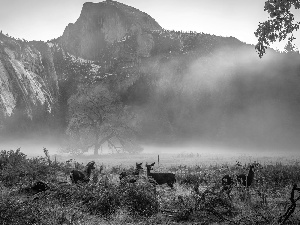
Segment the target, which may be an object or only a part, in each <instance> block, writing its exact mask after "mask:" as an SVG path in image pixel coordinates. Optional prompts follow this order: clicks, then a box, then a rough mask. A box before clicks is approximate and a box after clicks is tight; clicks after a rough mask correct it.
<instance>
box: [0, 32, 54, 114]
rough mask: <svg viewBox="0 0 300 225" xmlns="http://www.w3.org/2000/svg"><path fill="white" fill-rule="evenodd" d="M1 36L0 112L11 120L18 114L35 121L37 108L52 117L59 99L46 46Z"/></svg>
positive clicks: (51, 62)
mask: <svg viewBox="0 0 300 225" xmlns="http://www.w3.org/2000/svg"><path fill="white" fill-rule="evenodd" d="M39 48H40V49H43V48H44V51H42V52H41V51H39V50H38V49H37V48H36V47H35V46H34V43H28V42H26V43H25V42H23V41H19V40H15V39H13V38H9V37H6V36H4V35H1V36H0V106H1V108H0V111H1V114H2V115H4V116H5V117H6V116H11V115H12V114H13V113H14V112H15V110H19V111H22V112H23V113H24V114H26V115H27V116H29V117H32V115H33V111H34V110H35V108H36V107H37V106H38V105H44V106H45V109H46V111H48V112H49V113H51V111H52V108H53V107H54V105H55V103H56V101H57V96H58V85H57V77H56V73H55V70H54V65H53V59H52V58H51V54H50V51H49V49H48V50H47V45H46V44H45V43H40V44H39ZM47 51H48V53H47Z"/></svg>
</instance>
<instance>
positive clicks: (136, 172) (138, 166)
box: [119, 163, 143, 183]
mask: <svg viewBox="0 0 300 225" xmlns="http://www.w3.org/2000/svg"><path fill="white" fill-rule="evenodd" d="M142 164H143V163H135V170H134V171H133V172H131V173H129V172H126V171H123V172H121V173H120V176H119V178H120V181H121V180H122V179H123V178H125V177H127V176H130V175H132V176H138V175H139V174H140V170H142V169H143V167H142ZM129 182H130V183H134V182H136V179H135V178H132V179H130V180H129Z"/></svg>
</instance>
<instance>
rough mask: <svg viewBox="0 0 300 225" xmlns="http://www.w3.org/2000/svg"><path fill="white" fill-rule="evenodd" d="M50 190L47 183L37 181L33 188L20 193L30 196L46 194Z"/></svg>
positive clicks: (23, 189)
mask: <svg viewBox="0 0 300 225" xmlns="http://www.w3.org/2000/svg"><path fill="white" fill-rule="evenodd" d="M49 189H50V187H49V186H48V185H47V184H46V183H45V182H42V181H36V182H35V183H33V184H32V185H31V186H29V187H25V188H22V189H21V190H20V193H28V194H31V195H35V194H37V193H40V192H45V191H47V190H49Z"/></svg>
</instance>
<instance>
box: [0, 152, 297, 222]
mask: <svg viewBox="0 0 300 225" xmlns="http://www.w3.org/2000/svg"><path fill="white" fill-rule="evenodd" d="M44 153H45V156H44V157H35V158H27V156H26V155H24V154H23V153H22V152H21V151H20V150H19V149H18V150H16V151H13V150H11V151H5V150H2V151H1V152H0V190H1V196H0V224H10V225H14V224H22V225H23V224H41V225H42V224H45V225H46V224H47V225H49V224H55V225H57V224H299V223H300V215H299V209H298V207H297V200H298V192H299V190H300V189H299V188H298V187H297V185H296V184H297V182H298V181H299V180H300V165H299V163H298V162H294V163H293V164H289V165H284V164H280V163H277V164H268V165H261V164H259V163H257V162H252V164H251V165H254V166H253V168H254V169H253V171H254V179H253V182H251V184H249V182H248V183H247V185H243V183H242V182H241V183H240V184H239V183H238V182H237V183H235V184H234V185H233V186H232V189H230V191H228V190H229V189H226V191H224V186H222V185H223V184H222V178H223V177H224V176H226V175H227V176H228V177H229V176H230V177H236V175H240V174H247V173H248V171H249V166H250V165H240V164H239V163H237V164H236V165H221V164H220V165H211V166H203V165H196V166H187V165H177V166H170V167H169V168H164V167H162V166H160V168H159V169H160V171H161V172H168V174H169V175H170V176H171V174H172V173H173V174H175V177H176V183H175V184H174V187H173V188H170V187H169V186H168V185H167V184H166V183H167V182H166V183H165V184H162V185H158V182H156V181H155V179H153V178H151V177H149V178H148V177H147V173H146V168H145V167H144V173H141V172H140V173H139V174H138V175H136V174H134V172H132V171H134V168H133V167H132V168H131V169H129V170H128V171H127V174H132V175H134V176H137V179H136V180H135V182H130V180H131V179H132V177H131V176H124V177H122V179H121V181H120V179H119V176H120V174H121V173H122V172H124V168H121V167H120V166H119V167H109V165H107V166H106V165H103V164H102V163H101V161H100V160H99V161H97V160H96V161H95V169H93V170H92V173H91V176H90V179H89V181H88V182H85V181H86V180H84V182H80V181H78V182H77V184H73V183H72V182H71V180H70V177H69V175H70V172H71V171H73V170H74V167H75V169H76V171H85V170H84V165H83V164H79V163H77V162H74V161H73V160H68V161H66V162H57V161H54V160H51V159H50V156H49V154H48V151H47V149H44ZM144 165H145V164H144ZM133 166H134V164H133ZM251 168H252V167H251ZM251 170H252V169H251ZM151 173H152V172H151ZM153 173H157V171H155V168H154V172H153ZM164 174H166V173H164ZM247 186H248V187H247Z"/></svg>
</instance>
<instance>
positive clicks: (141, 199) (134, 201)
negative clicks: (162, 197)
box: [119, 179, 159, 217]
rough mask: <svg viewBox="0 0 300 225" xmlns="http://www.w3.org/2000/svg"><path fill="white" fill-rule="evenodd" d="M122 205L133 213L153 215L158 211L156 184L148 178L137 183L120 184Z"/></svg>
mask: <svg viewBox="0 0 300 225" xmlns="http://www.w3.org/2000/svg"><path fill="white" fill-rule="evenodd" d="M119 193H120V194H121V205H122V206H123V207H125V208H126V209H127V211H128V212H129V213H130V214H131V215H139V216H147V217H149V216H152V215H154V214H155V213H157V212H158V207H159V204H158V200H157V197H156V191H155V186H153V184H151V183H150V182H149V181H147V180H146V179H139V180H138V181H137V182H135V183H133V184H132V183H125V185H123V186H120V190H119Z"/></svg>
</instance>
